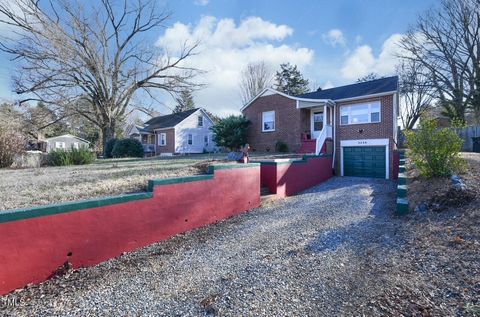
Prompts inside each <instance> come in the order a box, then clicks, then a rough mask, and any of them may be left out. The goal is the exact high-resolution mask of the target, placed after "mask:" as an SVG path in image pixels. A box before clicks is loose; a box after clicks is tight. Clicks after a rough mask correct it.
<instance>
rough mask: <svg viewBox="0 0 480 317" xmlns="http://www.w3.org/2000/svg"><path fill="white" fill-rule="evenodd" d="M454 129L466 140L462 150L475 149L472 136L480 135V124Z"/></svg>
mask: <svg viewBox="0 0 480 317" xmlns="http://www.w3.org/2000/svg"><path fill="white" fill-rule="evenodd" d="M453 130H454V131H455V132H457V134H458V136H459V137H461V138H462V139H463V140H464V141H465V142H464V143H463V148H462V151H473V141H472V137H480V126H470V127H466V128H454V129H453Z"/></svg>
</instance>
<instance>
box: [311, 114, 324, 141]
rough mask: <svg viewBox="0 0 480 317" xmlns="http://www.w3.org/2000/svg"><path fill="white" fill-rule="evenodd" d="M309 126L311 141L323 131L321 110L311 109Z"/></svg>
mask: <svg viewBox="0 0 480 317" xmlns="http://www.w3.org/2000/svg"><path fill="white" fill-rule="evenodd" d="M310 126H311V130H312V139H317V138H318V137H319V136H320V132H321V131H322V129H323V109H322V110H319V109H316V110H315V109H313V110H312V111H311V120H310Z"/></svg>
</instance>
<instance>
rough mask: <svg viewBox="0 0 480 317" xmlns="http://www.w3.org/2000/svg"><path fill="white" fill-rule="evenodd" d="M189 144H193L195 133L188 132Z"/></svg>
mask: <svg viewBox="0 0 480 317" xmlns="http://www.w3.org/2000/svg"><path fill="white" fill-rule="evenodd" d="M187 144H188V145H192V144H193V134H187Z"/></svg>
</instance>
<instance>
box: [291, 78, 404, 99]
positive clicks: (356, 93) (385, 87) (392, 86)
mask: <svg viewBox="0 0 480 317" xmlns="http://www.w3.org/2000/svg"><path fill="white" fill-rule="evenodd" d="M397 89H398V76H392V77H385V78H380V79H375V80H370V81H365V82H362V83H356V84H351V85H346V86H340V87H335V88H330V89H324V90H320V91H314V92H309V93H306V94H303V95H300V96H297V97H299V98H308V99H331V100H339V99H346V98H354V97H361V96H366V95H373V94H380V93H385V92H390V91H396V90H397Z"/></svg>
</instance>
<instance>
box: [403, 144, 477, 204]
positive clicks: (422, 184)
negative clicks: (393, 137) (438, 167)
mask: <svg viewBox="0 0 480 317" xmlns="http://www.w3.org/2000/svg"><path fill="white" fill-rule="evenodd" d="M461 157H462V158H463V159H465V160H466V162H467V164H468V167H467V169H466V171H465V172H462V173H461V174H460V175H459V176H460V178H461V179H462V181H463V182H464V183H465V184H466V185H467V189H468V190H467V191H466V192H464V193H459V192H457V191H454V190H452V186H451V185H452V181H451V179H450V178H449V177H437V178H428V179H427V178H425V177H422V176H420V173H419V171H418V169H416V168H414V166H413V164H412V163H411V162H410V161H409V160H408V158H407V164H406V165H407V176H408V178H409V183H408V200H409V205H410V209H411V210H414V209H415V207H416V206H418V205H419V204H421V203H424V204H427V205H429V206H430V207H431V208H432V207H435V208H444V207H445V204H446V201H445V200H450V204H454V205H458V206H462V205H464V203H468V202H470V200H472V198H473V197H472V196H474V194H475V190H476V189H478V188H480V154H478V153H468V152H464V153H461ZM434 204H435V205H436V206H432V205H434ZM437 205H440V206H437Z"/></svg>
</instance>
